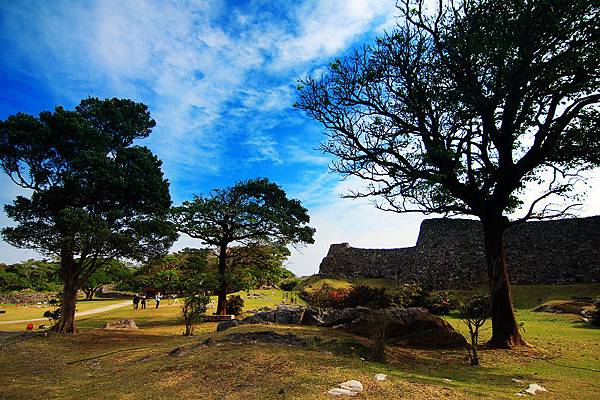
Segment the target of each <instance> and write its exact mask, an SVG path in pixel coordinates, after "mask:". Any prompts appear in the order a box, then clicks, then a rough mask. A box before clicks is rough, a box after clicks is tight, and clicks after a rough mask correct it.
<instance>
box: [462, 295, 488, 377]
mask: <svg viewBox="0 0 600 400" xmlns="http://www.w3.org/2000/svg"><path fill="white" fill-rule="evenodd" d="M459 315H460V318H461V319H462V320H463V321H464V323H465V324H466V325H467V327H468V328H469V334H470V336H471V345H470V346H467V350H468V352H469V359H470V360H471V365H479V357H478V355H477V342H478V340H479V328H481V327H482V326H483V324H484V323H485V321H486V320H487V319H488V318H489V316H490V298H489V297H488V296H487V295H479V296H472V297H469V298H467V299H465V302H464V304H463V305H461V306H460V308H459Z"/></svg>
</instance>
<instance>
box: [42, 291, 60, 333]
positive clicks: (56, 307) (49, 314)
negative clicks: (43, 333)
mask: <svg viewBox="0 0 600 400" xmlns="http://www.w3.org/2000/svg"><path fill="white" fill-rule="evenodd" d="M48 305H49V306H50V307H52V310H46V311H44V315H43V317H44V318H48V321H49V322H50V327H54V325H56V323H57V322H58V321H59V320H60V316H61V314H62V305H61V302H60V296H59V297H58V298H56V299H51V300H50V301H48Z"/></svg>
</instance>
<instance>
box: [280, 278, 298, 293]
mask: <svg viewBox="0 0 600 400" xmlns="http://www.w3.org/2000/svg"><path fill="white" fill-rule="evenodd" d="M298 285H300V279H298V278H290V279H286V280H285V281H283V282H281V284H280V285H279V286H280V288H281V290H283V291H286V292H291V291H293V290H295V289H296V288H297V287H298Z"/></svg>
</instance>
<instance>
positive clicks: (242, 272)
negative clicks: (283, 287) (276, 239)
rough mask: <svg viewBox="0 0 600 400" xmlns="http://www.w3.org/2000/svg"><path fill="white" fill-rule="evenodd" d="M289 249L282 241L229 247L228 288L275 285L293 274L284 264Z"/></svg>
mask: <svg viewBox="0 0 600 400" xmlns="http://www.w3.org/2000/svg"><path fill="white" fill-rule="evenodd" d="M289 255H290V251H289V250H288V249H287V247H285V246H281V245H279V246H278V245H257V244H253V245H248V246H235V247H231V248H229V249H228V250H227V261H226V262H227V264H226V265H227V267H226V268H227V291H228V292H237V291H239V290H252V289H259V288H266V287H274V286H276V285H278V284H279V282H280V281H281V280H282V279H286V278H289V277H291V276H293V274H292V273H291V272H290V271H289V270H287V269H285V268H284V267H283V263H284V261H285V260H286V259H287V258H288V257H289Z"/></svg>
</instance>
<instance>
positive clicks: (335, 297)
mask: <svg viewBox="0 0 600 400" xmlns="http://www.w3.org/2000/svg"><path fill="white" fill-rule="evenodd" d="M428 295H429V293H428V292H426V291H424V290H423V289H422V288H421V287H420V286H419V285H417V284H403V285H400V286H398V287H397V288H396V289H394V290H388V289H386V288H382V287H372V286H367V285H352V286H351V287H350V288H334V287H332V286H330V285H329V284H327V283H324V284H323V285H322V286H321V287H319V288H316V289H314V290H312V291H306V290H304V291H302V292H300V298H301V299H302V300H304V301H305V302H306V303H308V304H309V305H310V306H312V307H317V308H346V307H359V306H360V307H368V308H372V309H382V308H388V307H425V306H426V303H427V299H428Z"/></svg>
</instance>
